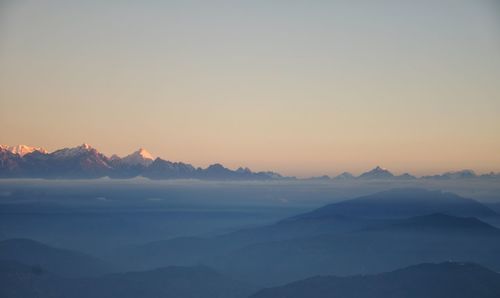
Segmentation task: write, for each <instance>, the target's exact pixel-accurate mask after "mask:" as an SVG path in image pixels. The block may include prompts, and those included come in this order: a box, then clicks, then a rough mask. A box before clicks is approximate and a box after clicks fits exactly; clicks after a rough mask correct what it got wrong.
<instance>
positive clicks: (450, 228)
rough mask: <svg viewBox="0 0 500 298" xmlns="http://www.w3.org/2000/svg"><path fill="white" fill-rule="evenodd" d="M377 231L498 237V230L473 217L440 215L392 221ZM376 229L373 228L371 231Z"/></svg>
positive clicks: (499, 231)
mask: <svg viewBox="0 0 500 298" xmlns="http://www.w3.org/2000/svg"><path fill="white" fill-rule="evenodd" d="M378 229H381V230H384V231H391V230H392V231H406V232H420V233H443V232H446V233H448V234H457V233H462V234H463V235H464V236H466V235H467V234H469V233H474V234H475V235H488V234H491V235H492V236H494V235H500V229H498V228H496V227H494V226H492V225H490V224H487V223H485V222H482V221H480V220H479V219H477V218H475V217H465V218H464V217H456V216H451V215H446V214H441V213H435V214H430V215H423V216H416V217H412V218H408V219H401V220H394V221H392V223H391V224H385V225H383V224H381V227H379V228H378ZM375 230H377V228H373V231H375Z"/></svg>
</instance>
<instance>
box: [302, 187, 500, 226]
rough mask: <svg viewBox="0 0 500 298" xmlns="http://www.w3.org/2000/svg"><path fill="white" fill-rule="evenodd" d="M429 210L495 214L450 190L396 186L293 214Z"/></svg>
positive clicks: (409, 213)
mask: <svg viewBox="0 0 500 298" xmlns="http://www.w3.org/2000/svg"><path fill="white" fill-rule="evenodd" d="M432 213H443V214H450V215H456V216H468V217H469V216H470V217H479V218H481V217H493V216H498V214H497V213H496V212H495V211H493V210H491V209H490V208H488V207H486V206H485V205H483V204H481V203H479V202H477V201H475V200H472V199H466V198H462V197H460V196H458V195H456V194H453V193H447V192H441V191H430V190H425V189H420V188H400V189H392V190H388V191H383V192H379V193H375V194H372V195H367V196H363V197H359V198H356V199H351V200H347V201H342V202H339V203H334V204H330V205H326V206H324V207H322V208H319V209H316V210H314V211H312V212H309V213H306V214H302V215H299V216H297V217H296V218H297V219H306V218H321V217H329V216H338V215H342V216H347V217H353V218H398V217H399V218H403V217H411V216H418V215H427V214H432Z"/></svg>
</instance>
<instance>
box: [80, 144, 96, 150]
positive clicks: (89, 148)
mask: <svg viewBox="0 0 500 298" xmlns="http://www.w3.org/2000/svg"><path fill="white" fill-rule="evenodd" d="M78 148H80V149H84V150H91V149H93V148H92V146H90V145H89V144H87V143H83V144H82V145H80V146H79V147H78Z"/></svg>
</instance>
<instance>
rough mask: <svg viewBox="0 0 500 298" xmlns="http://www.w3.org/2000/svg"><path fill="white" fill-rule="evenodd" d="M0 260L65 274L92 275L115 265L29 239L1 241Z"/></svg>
mask: <svg viewBox="0 0 500 298" xmlns="http://www.w3.org/2000/svg"><path fill="white" fill-rule="evenodd" d="M0 260H10V261H16V262H20V263H23V264H26V265H33V266H35V265H36V266H42V267H44V268H46V269H47V270H49V271H51V272H54V273H57V274H61V275H63V276H92V275H100V274H104V273H107V272H111V271H112V269H113V267H112V266H111V265H109V264H107V263H106V262H104V261H101V260H99V259H96V258H94V257H91V256H89V255H86V254H83V253H79V252H75V251H71V250H66V249H59V248H54V247H51V246H48V245H45V244H42V243H40V242H36V241H33V240H29V239H9V240H4V241H0Z"/></svg>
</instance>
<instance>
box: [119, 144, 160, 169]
mask: <svg viewBox="0 0 500 298" xmlns="http://www.w3.org/2000/svg"><path fill="white" fill-rule="evenodd" d="M153 160H154V158H153V156H152V155H151V153H149V152H148V151H147V150H145V149H143V148H140V149H139V150H137V151H135V152H134V153H132V154H129V155H127V156H125V157H124V158H122V159H121V162H122V163H124V164H128V165H142V166H149V165H150V164H152V163H153Z"/></svg>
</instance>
